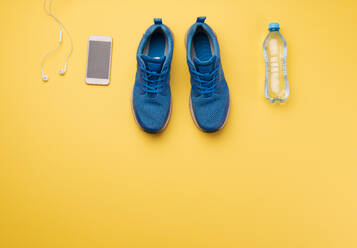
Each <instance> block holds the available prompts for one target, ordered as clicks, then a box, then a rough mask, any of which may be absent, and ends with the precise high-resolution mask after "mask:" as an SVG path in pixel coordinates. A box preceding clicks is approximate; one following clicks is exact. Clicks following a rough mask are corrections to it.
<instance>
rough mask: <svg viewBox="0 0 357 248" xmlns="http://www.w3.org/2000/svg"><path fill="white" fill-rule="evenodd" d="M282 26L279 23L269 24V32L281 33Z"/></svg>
mask: <svg viewBox="0 0 357 248" xmlns="http://www.w3.org/2000/svg"><path fill="white" fill-rule="evenodd" d="M279 29H280V26H279V23H277V22H272V23H269V31H279Z"/></svg>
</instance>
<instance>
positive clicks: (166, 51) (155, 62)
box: [132, 18, 174, 133]
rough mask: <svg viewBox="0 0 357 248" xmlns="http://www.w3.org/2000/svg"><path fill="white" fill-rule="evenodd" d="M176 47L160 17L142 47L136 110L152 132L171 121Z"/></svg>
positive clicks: (134, 99) (138, 119)
mask: <svg viewBox="0 0 357 248" xmlns="http://www.w3.org/2000/svg"><path fill="white" fill-rule="evenodd" d="M173 46H174V43H173V37H172V34H171V32H170V30H169V28H168V27H167V26H165V25H164V24H162V20H161V19H159V18H157V19H154V25H152V26H151V27H149V28H148V29H147V30H146V32H145V34H144V36H143V38H142V39H141V41H140V44H139V47H138V51H137V55H136V59H137V62H138V66H137V72H136V78H135V85H134V89H133V95H132V107H133V112H134V117H135V120H136V122H137V123H138V125H139V126H140V127H141V128H142V129H143V130H144V131H146V132H149V133H157V132H160V131H161V130H163V129H164V128H165V127H166V125H167V123H168V121H169V119H170V115H171V91H170V67H171V60H172V52H173Z"/></svg>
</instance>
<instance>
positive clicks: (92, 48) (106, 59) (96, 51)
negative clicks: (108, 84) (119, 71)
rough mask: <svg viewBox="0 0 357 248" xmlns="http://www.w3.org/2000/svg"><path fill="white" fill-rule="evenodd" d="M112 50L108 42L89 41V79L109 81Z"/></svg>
mask: <svg viewBox="0 0 357 248" xmlns="http://www.w3.org/2000/svg"><path fill="white" fill-rule="evenodd" d="M111 48H112V44H111V42H108V41H95V40H90V41H89V50H88V65H87V78H98V79H109V69H110V54H111Z"/></svg>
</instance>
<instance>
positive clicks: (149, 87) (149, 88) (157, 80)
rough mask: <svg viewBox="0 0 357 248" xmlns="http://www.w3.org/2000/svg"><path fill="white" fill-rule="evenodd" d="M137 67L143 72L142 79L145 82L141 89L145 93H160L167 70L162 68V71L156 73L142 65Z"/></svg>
mask: <svg viewBox="0 0 357 248" xmlns="http://www.w3.org/2000/svg"><path fill="white" fill-rule="evenodd" d="M139 68H140V69H141V70H142V71H143V72H144V74H143V76H142V78H143V79H144V81H145V83H144V84H143V85H144V88H143V91H144V92H146V93H154V94H157V93H160V92H162V89H163V87H164V86H163V81H164V80H165V79H166V74H167V72H168V70H167V69H166V70H163V71H162V72H160V73H158V72H155V71H150V70H147V69H146V68H145V67H143V66H139Z"/></svg>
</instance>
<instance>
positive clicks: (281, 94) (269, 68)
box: [263, 23, 290, 103]
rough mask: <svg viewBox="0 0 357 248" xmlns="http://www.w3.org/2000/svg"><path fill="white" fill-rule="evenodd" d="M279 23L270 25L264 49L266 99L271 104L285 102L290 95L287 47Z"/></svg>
mask: <svg viewBox="0 0 357 248" xmlns="http://www.w3.org/2000/svg"><path fill="white" fill-rule="evenodd" d="M279 29H280V27H279V23H270V24H269V34H268V36H267V37H266V38H265V41H264V45H263V49H264V59H265V97H266V98H267V99H268V101H269V102H271V103H274V102H281V103H282V102H285V101H286V100H287V99H288V97H289V94H290V90H289V82H288V76H287V73H286V56H287V47H286V41H285V39H284V37H283V36H282V35H281V33H280V32H279Z"/></svg>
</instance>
